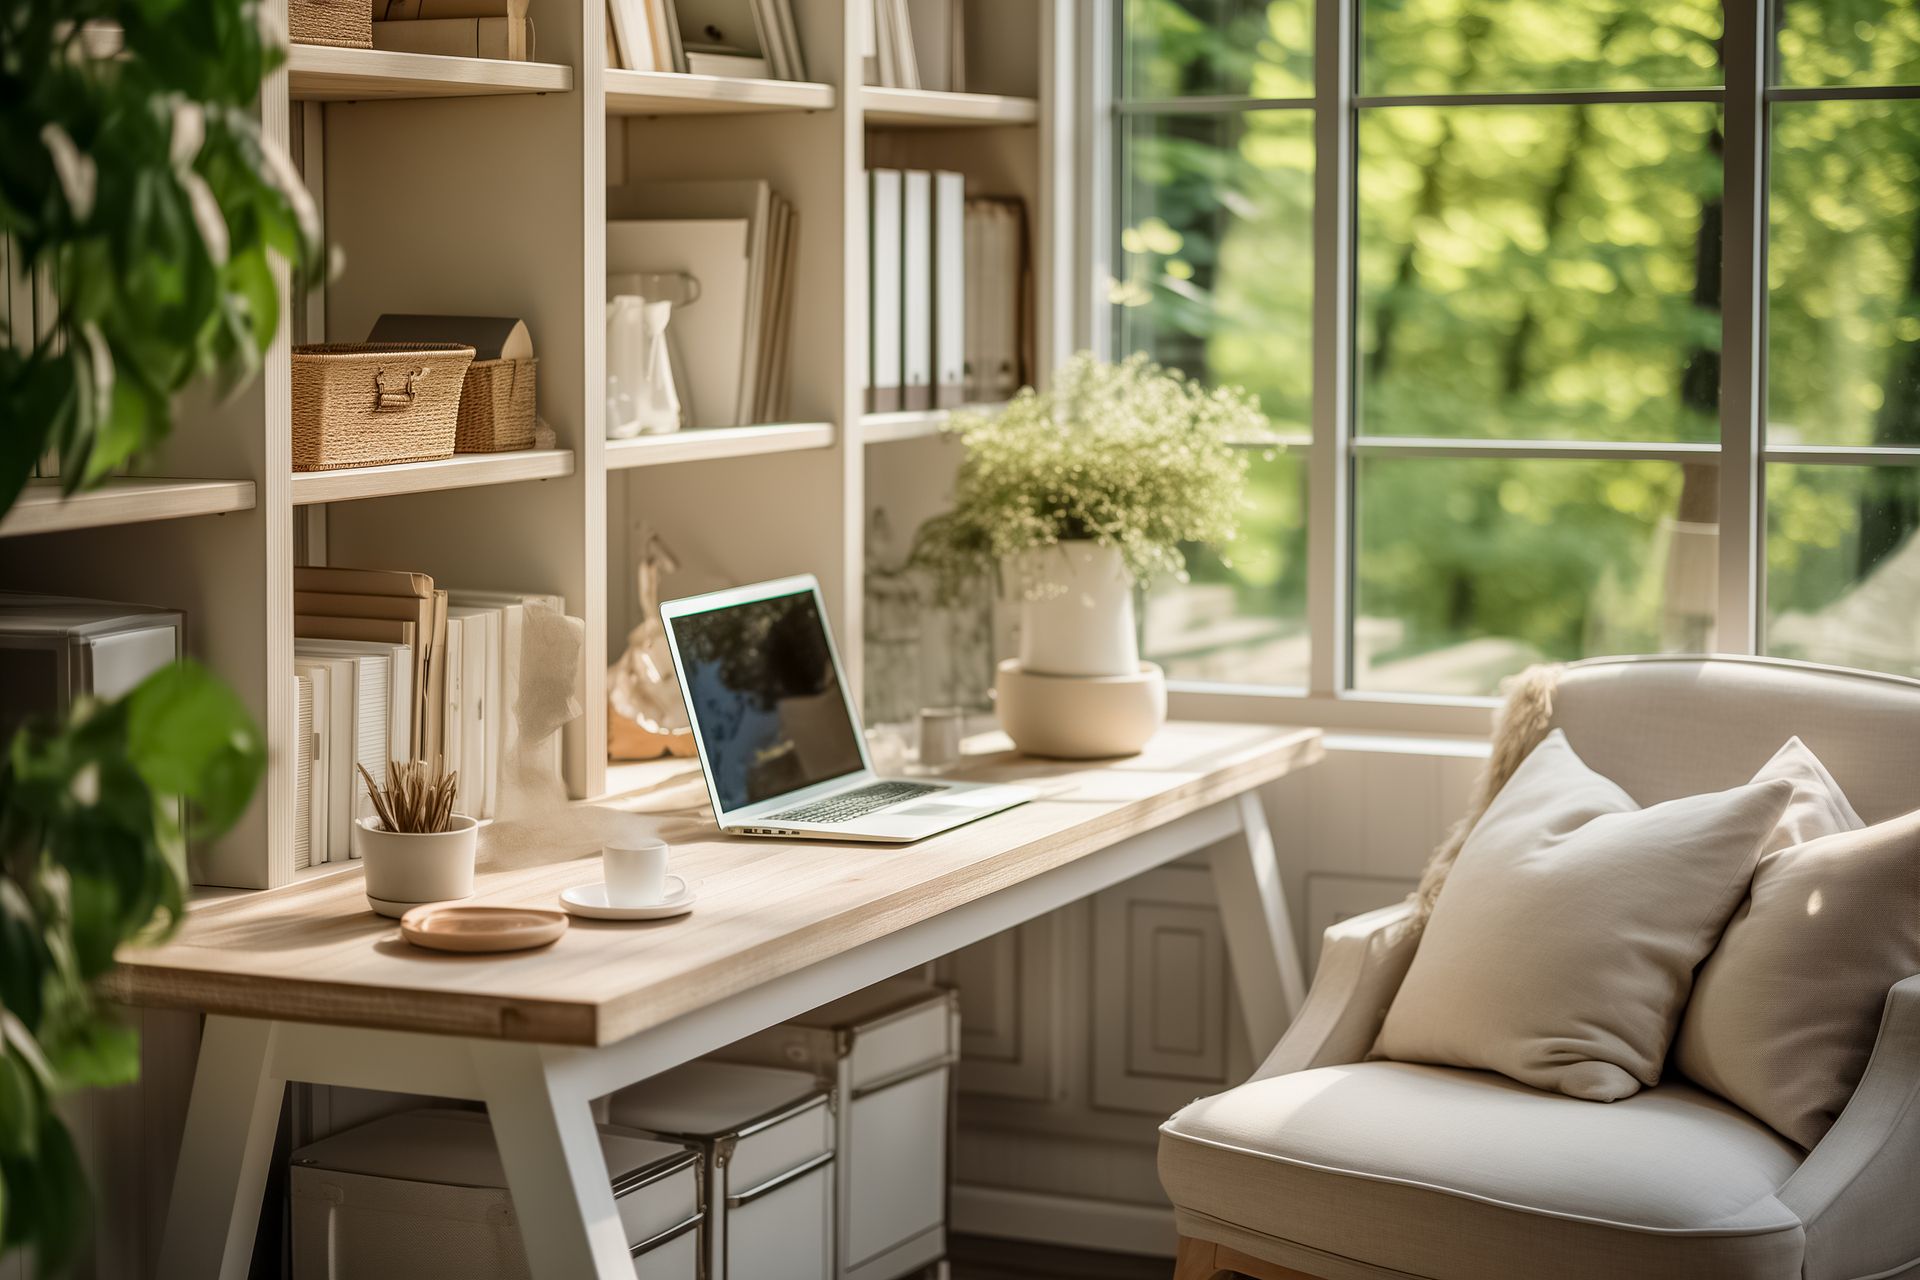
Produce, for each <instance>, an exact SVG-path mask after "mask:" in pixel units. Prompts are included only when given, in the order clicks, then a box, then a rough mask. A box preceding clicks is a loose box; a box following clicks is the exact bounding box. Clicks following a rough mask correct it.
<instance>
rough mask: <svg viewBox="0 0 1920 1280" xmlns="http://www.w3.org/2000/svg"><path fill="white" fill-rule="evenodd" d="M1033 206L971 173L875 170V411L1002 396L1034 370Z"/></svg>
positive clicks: (870, 193)
mask: <svg viewBox="0 0 1920 1280" xmlns="http://www.w3.org/2000/svg"><path fill="white" fill-rule="evenodd" d="M1024 229H1025V214H1024V210H1023V208H1022V206H1021V205H1020V203H1019V202H1018V201H1012V200H998V199H990V198H976V199H971V200H970V199H968V198H967V194H966V179H965V177H964V175H962V174H958V173H947V172H926V171H923V170H916V169H906V170H902V169H870V170H868V172H867V252H868V262H867V287H868V308H869V310H868V325H867V362H866V363H867V369H866V372H867V378H866V382H867V408H868V410H869V411H870V412H874V413H891V412H896V411H900V410H923V409H943V408H950V407H952V406H954V405H958V404H962V403H967V402H973V403H981V402H988V401H999V400H1004V399H1006V398H1007V397H1008V396H1010V395H1012V394H1013V392H1014V391H1015V390H1016V389H1018V387H1019V386H1020V385H1021V382H1022V380H1023V375H1024V373H1025V371H1026V367H1025V361H1024V359H1023V356H1022V353H1023V351H1024V347H1025V342H1026V334H1027V333H1028V332H1029V330H1030V325H1029V324H1028V320H1027V317H1028V315H1029V314H1030V304H1029V300H1028V296H1027V295H1028V288H1027V283H1026V269H1025V240H1024V234H1025V232H1024Z"/></svg>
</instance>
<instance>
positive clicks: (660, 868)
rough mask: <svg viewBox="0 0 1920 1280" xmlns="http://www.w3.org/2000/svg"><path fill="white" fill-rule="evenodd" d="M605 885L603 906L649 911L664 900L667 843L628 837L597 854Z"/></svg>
mask: <svg viewBox="0 0 1920 1280" xmlns="http://www.w3.org/2000/svg"><path fill="white" fill-rule="evenodd" d="M600 865H601V869H602V871H603V872H604V874H605V877H606V881H607V905H608V906H611V907H650V906H652V905H653V904H654V903H656V902H659V901H660V900H661V899H663V898H665V897H666V896H667V842H666V841H665V840H658V839H655V838H654V837H652V836H628V837H626V838H624V839H622V840H621V841H620V842H619V843H618V844H609V845H605V846H603V847H602V848H601V850H600Z"/></svg>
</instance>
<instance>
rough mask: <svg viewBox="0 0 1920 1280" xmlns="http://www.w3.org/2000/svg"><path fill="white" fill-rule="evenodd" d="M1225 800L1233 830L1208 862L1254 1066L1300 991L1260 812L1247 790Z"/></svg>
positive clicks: (1276, 868) (1293, 1009)
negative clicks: (1236, 826) (1235, 821)
mask: <svg viewBox="0 0 1920 1280" xmlns="http://www.w3.org/2000/svg"><path fill="white" fill-rule="evenodd" d="M1233 803H1234V806H1235V808H1236V809H1237V811H1238V813H1239V817H1240V833H1239V834H1238V835H1236V836H1233V837H1231V838H1229V839H1226V840H1223V841H1221V842H1220V843H1219V844H1216V845H1215V846H1213V852H1212V855H1211V857H1210V862H1211V864H1212V868H1213V887H1214V892H1215V894H1216V895H1217V896H1218V897H1219V899H1220V922H1221V925H1222V926H1223V927H1224V929H1225V930H1226V935H1227V955H1228V957H1229V958H1231V959H1232V961H1233V976H1234V981H1235V983H1236V985H1237V986H1238V987H1239V988H1240V1012H1241V1015H1242V1016H1243V1018H1244V1019H1245V1021H1246V1024H1247V1038H1248V1039H1249V1040H1251V1041H1252V1047H1253V1060H1254V1061H1255V1062H1259V1061H1261V1060H1263V1059H1264V1058H1265V1057H1266V1056H1267V1054H1268V1053H1270V1052H1272V1050H1273V1046H1274V1045H1276V1044H1278V1043H1280V1035H1281V1033H1282V1032H1284V1031H1285V1030H1286V1029H1287V1023H1289V1022H1290V1021H1292V1019H1293V1015H1294V1014H1296V1013H1298V1012H1299V1011H1300V1006H1301V1004H1302V1003H1303V1002H1304V1001H1305V1000H1306V997H1307V991H1306V982H1305V979H1304V978H1303V976H1302V974H1301V970H1300V953H1299V951H1298V950H1296V949H1295V947H1294V945H1293V917H1292V916H1291V915H1290V914H1289V913H1288V911H1287V891H1286V888H1285V886H1284V885H1282V884H1281V881H1280V862H1279V859H1278V858H1276V857H1275V856H1274V850H1273V833H1272V832H1271V831H1269V830H1268V829H1267V814H1266V810H1265V809H1263V808H1261V806H1260V796H1259V793H1258V792H1254V791H1247V792H1243V793H1241V795H1239V796H1238V797H1237V798H1236V799H1235V800H1234V802H1233Z"/></svg>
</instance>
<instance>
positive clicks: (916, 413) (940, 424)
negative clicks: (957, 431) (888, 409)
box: [860, 404, 1005, 444]
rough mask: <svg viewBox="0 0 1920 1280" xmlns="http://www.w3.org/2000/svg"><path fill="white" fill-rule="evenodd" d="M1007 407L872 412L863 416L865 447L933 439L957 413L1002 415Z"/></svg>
mask: <svg viewBox="0 0 1920 1280" xmlns="http://www.w3.org/2000/svg"><path fill="white" fill-rule="evenodd" d="M1004 407H1005V406H1004V405H998V404H968V405H961V406H960V407H959V408H958V409H904V410H901V411H899V412H897V413H868V414H862V415H861V417H860V442H861V443H862V444H893V443H896V442H898V441H901V440H931V439H936V438H938V437H939V436H940V435H941V434H942V433H943V432H945V431H946V429H947V424H948V423H949V422H951V421H952V420H953V415H954V414H956V413H989V414H991V413H998V412H999V411H1000V410H1001V409H1002V408H1004Z"/></svg>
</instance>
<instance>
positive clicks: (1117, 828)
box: [108, 722, 1321, 1045]
mask: <svg viewBox="0 0 1920 1280" xmlns="http://www.w3.org/2000/svg"><path fill="white" fill-rule="evenodd" d="M1320 750H1321V748H1320V734H1319V731H1318V730H1315V729H1296V728H1286V727H1274V726H1270V725H1230V724H1199V723H1186V722H1175V723H1172V724H1169V725H1167V726H1166V728H1165V729H1163V730H1162V731H1161V732H1160V733H1159V734H1158V735H1157V736H1156V737H1155V738H1154V740H1153V742H1152V743H1150V744H1149V745H1148V747H1147V749H1146V751H1145V752H1144V753H1142V754H1141V755H1138V756H1134V757H1130V758H1127V759H1121V760H1106V761H1097V762H1092V763H1072V762H1063V761H1047V760H1035V759H1029V758H1026V757H1023V756H1019V755H1017V754H1015V753H1013V752H1011V751H1009V750H1007V749H1006V740H1005V739H1004V738H999V737H998V735H992V736H989V737H987V738H983V739H978V740H975V741H974V742H971V743H970V744H969V756H968V759H967V762H966V764H965V765H964V766H963V767H962V768H959V769H956V770H955V771H953V773H952V775H951V776H953V777H955V778H962V779H966V780H970V781H991V782H1019V783H1023V784H1025V785H1028V786H1031V787H1034V788H1035V789H1036V790H1038V791H1039V792H1040V793H1041V794H1040V798H1039V799H1037V800H1035V801H1032V802H1030V803H1027V804H1024V805H1021V806H1019V807H1018V808H1015V809H1012V810H1009V811H1007V812H1005V813H1002V814H997V815H995V816H993V817H990V818H985V819H982V820H981V821H979V822H975V823H972V824H970V825H968V826H964V827H959V828H956V829H955V830H952V831H948V832H945V833H943V834H941V835H938V836H934V837H932V838H930V839H927V840H922V841H919V842H918V843H915V844H908V845H877V844H854V843H837V842H829V841H784V840H775V839H757V838H749V837H740V836H724V835H721V834H720V832H719V831H718V829H717V828H716V827H715V826H714V824H713V818H712V814H711V812H710V811H709V810H708V809H707V808H706V807H705V805H704V804H701V805H700V807H699V808H697V809H687V810H684V811H682V812H680V813H678V814H664V815H660V816H659V821H658V823H657V830H658V834H659V835H661V836H662V837H663V838H665V839H666V840H668V841H669V842H671V844H672V846H673V870H674V871H675V873H677V874H680V875H684V876H686V877H687V878H688V879H689V881H692V882H695V883H697V884H698V886H699V895H700V896H699V901H698V904H697V905H696V906H695V907H694V910H693V912H692V914H690V915H687V916H682V917H679V918H678V919H674V920H664V921H655V922H649V923H641V924H620V923H608V922H598V921H591V920H580V919H574V920H572V921H571V922H570V924H569V927H568V929H567V932H566V934H565V935H564V936H562V937H561V938H560V940H559V941H558V942H556V943H554V944H553V945H552V946H550V947H546V948H544V949H541V950H537V951H523V952H516V953H510V954H505V955H492V956H460V955H449V954H445V953H442V952H434V951H425V950H421V949H419V948H417V947H414V946H412V945H411V944H409V943H407V942H406V941H404V940H403V939H402V938H401V937H400V932H399V927H398V923H397V922H396V921H393V920H388V919H384V918H382V917H380V916H376V915H374V914H373V913H372V912H371V911H370V910H369V909H368V907H367V904H366V897H365V891H364V889H363V887H362V879H361V876H360V874H359V872H358V870H357V869H350V870H348V871H345V872H342V873H339V874H333V875H325V876H321V877H318V878H314V879H310V880H305V881H301V882H298V883H295V884H291V885H287V886H284V887H282V888H279V889H268V890H261V891H258V892H252V893H242V894H233V895H228V896H223V897H218V898H214V899H210V900H207V901H203V902H199V903H196V904H195V905H194V907H193V908H192V909H191V910H190V911H189V913H188V917H187V919H186V921H185V922H184V923H183V924H182V926H181V928H180V930H179V932H178V933H177V934H176V935H175V936H174V937H173V938H172V939H171V940H169V941H168V942H166V943H165V944H163V945H161V946H159V947H156V948H151V949H141V950H134V949H129V950H126V951H123V952H122V955H121V966H120V968H119V969H118V970H117V971H116V972H115V973H114V974H113V975H112V976H111V977H110V978H109V980H108V991H109V992H110V993H111V994H112V995H113V996H115V997H116V998H118V999H121V1000H125V1001H127V1002H129V1003H133V1004H141V1005H152V1006H157V1007H167V1008H183V1009H198V1010H203V1011H206V1012H209V1013H226V1014H235V1015H240V1016H248V1017H272V1018H282V1019H289V1020H297V1021H304V1022H326V1023H337V1024H343V1025H350V1026H365V1027H390V1028H395V1029H400V1030H410V1031H434V1032H442V1033H448V1034H459V1035H469V1036H485V1037H493V1038H500V1039H509V1040H524V1041H536V1042H541V1043H550V1044H584V1045H592V1044H608V1043H612V1042H614V1041H617V1040H620V1039H624V1038H625V1037H627V1036H630V1035H633V1034H634V1033H636V1032H640V1031H644V1030H647V1029H648V1028H650V1027H654V1026H658V1025H659V1024H661V1023H663V1022H666V1021H667V1020H669V1019H671V1018H674V1017H677V1016H679V1015H680V1014H683V1013H686V1012H688V1011H690V1010H693V1009H696V1008H699V1007H701V1006H703V1005H706V1004H710V1003H712V1002H714V1001H717V1000H721V999H725V998H727V997H729V996H733V995H737V994H739V993H740V992H742V991H745V990H748V989H750V988H752V987H753V986H755V985H756V984H758V983H761V982H765V981H767V980H769V979H771V978H773V977H776V976H778V975H780V974H782V973H786V972H789V971H791V970H794V969H798V968H801V967H803V966H805V965H808V964H812V963H815V962H818V961H820V960H824V959H827V958H829V957H831V956H834V955H837V954H839V953H841V952H844V951H848V950H851V949H852V948H854V947H857V946H860V945H863V944H865V943H868V942H871V941H873V940H874V939H876V938H880V937H884V936H886V935H887V934H889V933H892V932H895V931H897V930H900V929H903V928H907V927H909V926H912V925H915V924H918V923H919V922H921V921H922V920H925V919H928V918H930V917H932V916H934V915H937V914H939V913H940V912H943V911H946V910H950V909H952V908H955V907H958V906H961V905H964V904H965V903H968V902H972V901H974V900H975V899H978V898H982V897H985V896H987V895H989V894H992V893H994V892H995V891H997V890H1000V889H1004V888H1007V887H1008V886H1010V885H1013V884H1018V883H1020V882H1021V881H1024V880H1027V879H1030V878H1032V877H1034V876H1037V875H1041V874H1043V873H1045V872H1047V871H1050V870H1052V869H1054V868H1056V867H1059V866H1062V865H1064V864H1066V863H1069V862H1072V861H1074V860H1076V859H1078V858H1082V857H1085V856H1087V855H1089V854H1091V853H1095V852H1097V851H1099V850H1101V849H1104V848H1107V847H1109V846H1111V845H1114V844H1116V843H1118V842H1120V841H1121V840H1124V839H1126V838H1128V837H1130V836H1133V835H1137V834H1139V833H1141V832H1143V831H1147V830H1151V829H1152V828H1154V827H1157V826H1160V825H1162V824H1164V823H1167V822H1170V821H1172V820H1174V819H1176V818H1179V817H1182V816H1184V815H1186V814H1188V813H1192V812H1194V811H1196V810H1198V809H1201V808H1205V807H1206V806H1208V805H1211V804H1215V803H1218V802H1220V801H1222V800H1226V799H1229V798H1231V797H1233V796H1235V795H1238V794H1239V793H1241V792H1244V791H1246V790H1248V789H1250V788H1252V787H1255V786H1258V785H1260V784H1261V783H1264V782H1269V781H1272V780H1273V779H1275V778H1278V777H1281V776H1282V775H1284V774H1286V773H1288V772H1290V771H1292V770H1293V769H1296V768H1299V767H1301V766H1304V765H1306V764H1310V763H1312V762H1313V761H1314V760H1316V759H1318V758H1319V755H1320ZM685 763H687V764H689V766H691V762H685ZM676 772H679V771H676ZM695 776H696V778H697V774H696V775H695ZM679 781H680V782H681V784H682V787H681V789H682V792H683V794H684V793H685V790H686V789H685V786H684V783H685V779H684V778H681V779H679ZM647 807H648V806H647V801H646V797H645V796H644V795H642V794H640V793H635V794H634V795H629V796H612V797H609V798H608V799H606V800H604V801H600V802H597V803H595V804H591V805H584V804H583V805H575V806H570V807H568V808H566V809H563V810H560V811H558V812H556V813H554V814H551V815H548V816H545V817H543V818H541V819H539V820H537V821H529V822H511V823H495V824H493V825H492V826H490V827H488V828H486V829H484V830H483V831H482V832H481V837H480V854H479V869H478V876H477V878H476V884H475V889H476V893H475V895H474V897H473V898H472V899H471V900H470V901H471V902H472V903H474V904H476V905H498V906H509V905H513V906H541V907H555V908H557V907H559V906H560V901H559V896H560V893H561V891H562V890H564V889H568V888H572V887H573V886H576V885H586V884H592V883H594V882H596V881H598V880H599V879H600V862H599V850H600V846H601V843H602V838H603V836H604V835H605V834H607V833H608V831H609V829H610V827H611V824H612V823H613V822H615V821H623V820H624V819H614V818H610V817H609V814H610V813H615V812H619V811H621V810H645V809H646V808H647Z"/></svg>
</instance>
